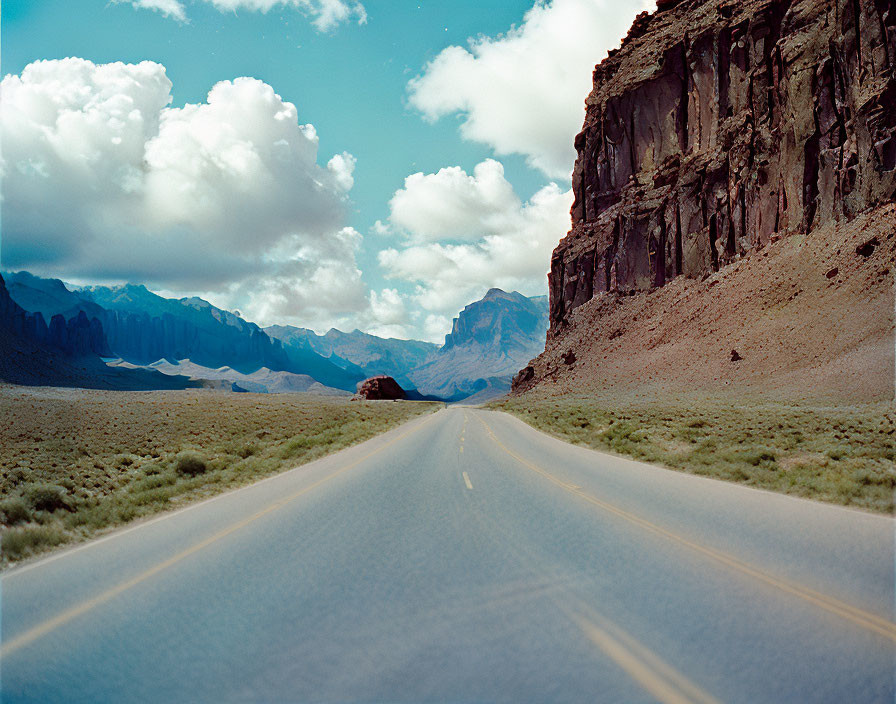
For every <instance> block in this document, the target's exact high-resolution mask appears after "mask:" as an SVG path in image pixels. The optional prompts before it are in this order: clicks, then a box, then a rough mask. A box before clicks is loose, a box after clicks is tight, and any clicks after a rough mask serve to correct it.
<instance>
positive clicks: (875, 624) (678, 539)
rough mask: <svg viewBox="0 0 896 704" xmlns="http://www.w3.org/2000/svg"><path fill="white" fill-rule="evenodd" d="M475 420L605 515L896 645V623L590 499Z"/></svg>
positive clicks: (521, 460)
mask: <svg viewBox="0 0 896 704" xmlns="http://www.w3.org/2000/svg"><path fill="white" fill-rule="evenodd" d="M476 417H477V419H478V420H479V422H480V423H482V425H483V427H484V428H485V430H486V431H487V432H488V434H489V436H490V437H491V438H492V440H494V441H495V443H496V444H497V445H498V447H500V448H501V449H502V450H503V451H504V452H505V453H507V454H508V455H510V456H511V457H512V458H513V459H515V460H516V461H517V462H519V463H520V464H521V465H523V466H524V467H527V468H528V469H531V470H532V471H533V472H536V473H537V474H540V475H541V476H543V477H544V478H545V479H547V480H548V481H550V482H552V483H554V484H556V485H557V486H559V487H561V488H563V489H565V490H566V491H568V492H570V493H571V494H575V495H576V496H578V497H579V498H581V499H584V500H585V501H587V502H588V503H590V504H593V505H594V506H597V507H599V508H601V509H603V510H604V511H607V512H608V513H612V514H614V515H616V516H619V517H620V518H624V519H625V520H627V521H629V522H630V523H634V524H635V525H637V526H639V527H641V528H643V529H644V530H647V531H649V532H651V533H654V534H655V535H659V536H661V537H663V538H666V539H667V540H671V541H673V542H675V543H678V544H679V545H683V546H685V547H688V548H690V549H691V550H694V551H695V552H698V553H700V554H701V555H704V556H706V557H708V558H710V559H712V560H715V561H716V562H720V563H722V564H723V565H725V566H727V567H729V568H731V569H732V570H735V571H736V572H740V573H741V574H745V575H748V576H750V577H753V578H754V579H756V580H758V581H760V582H763V583H765V584H767V585H769V586H772V587H775V588H777V589H780V590H781V591H784V592H786V593H788V594H791V595H793V596H796V597H798V598H800V599H803V600H804V601H807V602H809V603H811V604H814V605H815V606H818V607H820V608H822V609H824V610H825V611H828V612H829V613H832V614H836V615H837V616H840V617H842V618H844V619H846V620H848V621H851V622H852V623H854V624H856V625H857V626H860V627H862V628H864V629H866V630H869V631H871V632H873V633H877V634H878V635H880V636H883V637H884V638H887V639H889V640H891V641H893V642H896V623H892V622H891V621H888V620H887V619H885V618H881V617H880V616H876V615H875V614H873V613H870V612H868V611H865V610H863V609H860V608H858V607H855V606H852V605H851V604H847V603H846V602H843V601H840V600H839V599H835V598H834V597H831V596H828V595H827V594H822V593H821V592H817V591H815V590H814V589H809V588H808V587H804V586H802V585H801V584H796V583H795V582H790V581H788V580H785V579H782V578H780V577H775V576H773V575H770V574H768V573H767V572H764V571H762V570H760V569H759V568H757V567H754V566H752V565H750V564H748V563H746V562H743V561H741V560H738V559H737V558H735V557H732V556H731V555H728V554H727V553H724V552H722V551H720V550H716V549H714V548H710V547H706V546H705V545H700V544H699V543H695V542H694V541H693V540H689V539H688V538H685V537H684V536H681V535H679V534H678V533H673V532H672V531H670V530H668V529H666V528H663V527H661V526H658V525H656V524H655V523H651V522H650V521H648V520H646V519H644V518H641V517H640V516H636V515H635V514H633V513H629V512H628V511H625V510H623V509H621V508H618V507H616V506H614V505H612V504H610V503H607V502H606V501H602V500H600V499H597V498H595V497H593V496H590V495H589V494H586V493H585V492H584V491H583V490H582V488H581V487H579V486H576V485H575V484H570V483H569V482H565V481H563V480H562V479H560V478H558V477H556V476H554V475H553V474H551V473H550V472H548V471H546V470H544V469H542V468H541V467H539V466H537V465H535V464H533V463H531V462H529V460H527V459H525V458H524V457H521V456H520V455H518V454H517V453H516V452H514V451H513V450H511V449H509V448H508V447H507V446H506V445H505V444H504V443H502V442H501V441H500V440H498V438H497V436H496V435H495V434H494V433H493V432H492V429H491V428H490V427H489V425H488V423H486V422H485V421H484V420H483V419H482V418H481V417H479V415H478V414H477V416H476Z"/></svg>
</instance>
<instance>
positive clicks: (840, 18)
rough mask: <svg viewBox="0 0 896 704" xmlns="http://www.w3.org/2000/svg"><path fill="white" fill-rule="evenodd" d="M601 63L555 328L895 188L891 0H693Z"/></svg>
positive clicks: (553, 313)
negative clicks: (611, 296) (613, 296)
mask: <svg viewBox="0 0 896 704" xmlns="http://www.w3.org/2000/svg"><path fill="white" fill-rule="evenodd" d="M660 8H661V9H660V10H659V11H658V12H657V13H655V14H654V15H652V16H649V15H646V14H644V15H642V16H640V17H639V18H638V20H637V21H636V22H635V25H634V26H633V28H632V30H631V31H630V33H629V36H628V37H627V38H626V39H625V41H624V42H623V45H622V47H621V48H620V49H619V50H617V51H614V52H611V53H610V55H609V56H608V58H607V59H605V60H604V61H603V62H602V63H601V64H600V65H598V66H597V68H596V69H595V71H594V89H593V90H592V92H591V94H590V95H589V96H588V98H587V101H586V119H585V124H584V128H583V130H582V132H581V133H580V134H579V135H578V136H577V137H576V140H575V145H576V149H577V151H578V159H577V161H576V165H575V169H574V173H573V189H574V192H575V203H574V205H573V207H572V212H571V215H572V229H571V230H570V232H569V234H568V235H567V237H566V238H565V239H563V240H562V241H561V242H560V244H559V246H558V247H557V249H556V250H555V251H554V254H553V257H552V260H551V268H550V275H549V286H550V325H551V327H550V332H549V337H556V336H558V335H560V334H561V332H562V329H563V328H564V326H566V325H567V324H568V322H569V319H570V315H571V313H572V311H574V310H575V309H576V308H578V307H579V306H582V305H583V304H584V303H586V302H588V301H590V300H591V299H592V298H594V297H595V296H597V295H598V294H601V293H604V292H611V293H612V292H615V293H621V294H632V293H636V292H641V291H647V290H650V289H653V288H656V287H661V286H664V285H666V284H667V283H668V282H669V281H670V280H672V279H674V278H675V277H679V276H684V277H688V278H696V279H701V278H704V277H706V276H708V275H710V274H712V273H713V272H716V271H718V270H719V269H720V268H722V267H725V266H726V265H727V264H730V263H732V262H734V261H736V260H738V259H740V258H741V257H744V256H745V255H749V254H752V253H755V252H757V251H759V250H762V249H763V248H765V247H767V246H768V245H769V244H770V243H773V242H775V241H777V240H778V239H779V238H781V237H784V236H787V235H791V234H795V233H811V232H813V231H815V230H816V229H818V228H820V227H824V226H826V225H828V224H832V223H839V222H845V221H848V220H850V219H852V218H854V217H855V216H857V215H858V214H859V213H862V212H864V211H866V210H868V209H869V208H871V207H873V206H875V205H878V204H882V203H886V202H887V201H890V200H892V199H893V198H894V194H896V81H894V64H896V6H894V3H893V2H891V1H890V0H737V1H735V0H723V1H722V2H720V1H719V0H685V1H684V2H674V1H671V0H666V1H665V2H661V3H660Z"/></svg>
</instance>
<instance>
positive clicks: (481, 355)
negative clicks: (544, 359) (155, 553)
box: [0, 272, 548, 400]
mask: <svg viewBox="0 0 896 704" xmlns="http://www.w3.org/2000/svg"><path fill="white" fill-rule="evenodd" d="M4 276H5V277H6V287H5V288H4V294H5V295H6V296H7V298H8V299H9V303H10V304H11V305H13V306H16V307H17V310H19V311H21V314H19V318H17V320H19V319H20V321H21V325H20V326H21V327H22V329H23V331H24V332H27V333H28V335H30V339H32V340H33V341H35V342H36V343H37V344H42V345H45V346H47V347H48V349H55V350H56V351H57V352H60V353H62V355H63V356H65V355H68V356H69V357H83V358H85V359H86V358H88V357H90V358H92V359H94V360H97V361H98V360H99V356H104V357H107V358H113V357H114V358H117V360H118V361H115V362H112V366H108V367H104V370H115V372H116V373H118V374H124V375H125V376H127V374H126V373H127V372H134V371H135V370H137V369H142V370H144V371H147V372H152V374H151V375H150V376H148V377H144V378H145V379H149V380H150V381H148V382H146V383H150V382H151V380H153V379H156V380H158V378H159V376H160V374H159V373H163V374H165V375H169V378H179V379H180V381H179V382H178V383H179V384H181V385H183V384H184V383H185V382H186V381H188V380H191V381H190V382H189V383H190V384H197V383H200V382H199V380H208V381H209V383H210V384H211V385H213V386H217V387H220V388H231V389H232V390H234V391H254V392H270V393H276V392H285V391H307V392H312V393H319V394H339V393H347V392H353V391H354V390H355V389H356V387H357V384H358V383H359V382H360V381H362V380H363V379H365V378H368V377H370V376H374V375H378V374H387V375H389V376H392V377H394V378H396V379H397V380H398V382H399V383H400V384H401V385H402V387H404V388H405V389H407V390H408V391H409V392H410V396H411V397H419V396H420V395H421V394H422V395H427V396H431V397H439V398H444V399H449V400H459V399H463V398H465V397H472V398H473V400H484V399H485V398H487V397H490V396H496V395H500V394H503V393H505V392H506V391H507V390H509V388H510V379H511V378H512V376H513V375H514V374H515V373H516V372H517V371H518V370H519V369H521V368H522V367H523V366H525V365H526V364H527V363H528V362H529V360H530V359H531V358H532V357H534V356H536V355H537V354H538V353H540V352H541V351H542V350H543V349H544V339H545V331H546V329H547V320H548V316H547V298H546V297H545V296H540V297H535V298H527V297H525V296H523V295H521V294H519V293H515V292H514V293H506V292H504V291H501V290H500V289H492V290H491V291H489V292H488V293H487V294H486V296H485V297H484V298H483V299H482V300H480V301H476V302H475V303H471V304H470V305H468V306H467V307H466V308H464V310H463V311H461V313H460V314H459V315H458V317H457V318H456V319H455V320H454V325H453V328H452V331H451V333H449V334H448V335H447V336H446V337H445V344H444V345H443V346H442V347H439V346H438V345H435V344H433V343H429V342H421V341H419V340H399V339H392V338H389V339H386V338H381V337H377V336H375V335H370V334H367V333H364V332H361V331H359V330H355V331H353V332H349V333H346V332H342V331H339V330H335V329H333V330H330V331H329V332H327V333H326V334H325V335H318V334H316V333H315V332H313V331H312V330H308V329H306V328H299V327H293V326H288V325H273V326H270V327H268V328H265V329H262V328H260V327H259V326H258V325H256V324H255V323H251V322H248V321H246V320H244V319H243V318H242V317H241V316H240V315H239V314H237V313H232V312H230V311H226V310H222V309H220V308H216V307H215V306H213V305H211V304H210V303H209V302H208V301H205V300H203V299H201V298H195V297H193V298H181V299H169V298H164V297H162V296H159V295H157V294H155V293H152V292H151V291H149V290H148V289H147V288H146V287H144V286H141V285H135V284H126V285H123V286H90V287H82V288H77V287H71V286H66V285H65V284H64V283H63V282H62V281H59V280H58V279H44V278H40V277H37V276H34V275H32V274H30V273H28V272H16V273H6V274H4ZM7 289H8V293H6V292H7ZM47 320H49V321H50V323H49V324H47V322H46V321H47ZM54 354H55V352H54ZM2 374H3V370H2V368H0V378H3V379H6V377H4V376H3V375H2ZM22 378H24V377H22ZM6 380H7V381H13V380H12V379H6ZM14 383H27V382H26V381H18V382H14ZM165 383H168V382H165Z"/></svg>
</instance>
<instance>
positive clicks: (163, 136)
mask: <svg viewBox="0 0 896 704" xmlns="http://www.w3.org/2000/svg"><path fill="white" fill-rule="evenodd" d="M171 87H172V86H171V82H170V80H169V79H168V77H167V75H166V73H165V68H164V67H163V66H161V65H160V64H157V63H152V62H142V63H140V64H136V65H134V64H124V63H112V64H99V65H98V64H94V63H92V62H90V61H86V60H83V59H74V58H70V59H63V60H53V61H38V62H35V63H32V64H30V65H28V66H27V67H26V68H25V69H24V71H23V72H22V74H21V75H20V76H15V75H10V76H7V77H6V78H4V79H3V81H2V83H0V129H2V133H3V160H2V171H3V252H2V255H3V265H4V266H5V267H7V268H22V269H30V270H33V271H35V272H37V273H44V274H47V275H56V276H64V277H68V278H76V279H81V280H93V281H116V280H129V281H140V282H145V283H147V284H150V285H155V286H157V287H162V288H166V289H171V290H189V291H198V292H208V293H209V294H210V295H211V296H212V297H213V298H216V301H219V302H222V303H229V304H232V305H234V306H236V307H239V308H240V309H241V310H243V311H244V312H245V313H246V314H247V315H255V316H257V317H258V318H259V319H260V320H262V321H264V320H269V319H270V318H268V316H269V315H270V316H273V315H274V314H275V313H278V314H280V313H284V314H285V313H290V314H291V316H292V317H295V318H299V317H301V316H302V314H303V311H307V313H308V315H309V316H311V317H312V318H313V319H314V320H316V321H320V324H324V319H325V318H326V317H327V316H328V315H329V316H331V317H332V316H335V315H336V314H337V313H340V314H341V313H342V312H345V311H352V310H359V309H362V308H365V307H366V306H367V298H366V290H365V288H364V286H363V285H362V284H361V282H360V272H358V270H357V265H356V261H355V258H356V252H357V249H358V246H359V243H360V234H358V233H357V232H355V231H354V230H351V228H346V227H345V217H346V210H347V191H348V189H350V188H351V186H352V178H351V172H352V169H353V167H354V163H355V160H354V157H353V156H352V155H350V154H347V153H343V154H339V155H336V156H335V157H333V158H332V159H331V160H330V162H329V163H328V164H327V166H321V165H319V164H318V161H317V158H318V154H317V151H318V138H317V133H316V131H315V129H314V127H313V126H311V125H305V124H301V123H300V122H299V120H298V112H297V109H296V107H295V105H293V104H292V103H290V102H287V101H285V100H283V98H281V97H280V96H279V95H277V94H276V93H275V92H274V89H273V88H272V87H271V86H269V85H267V84H265V83H263V82H261V81H259V80H256V79H252V78H237V79H235V80H233V81H223V82H221V83H218V84H216V85H215V86H213V87H212V89H211V90H210V92H209V94H208V98H207V100H206V102H203V103H198V104H187V105H185V106H183V107H180V108H173V107H170V103H171ZM240 293H241V294H242V295H241V296H240V295H237V294H240ZM246 300H248V303H247V302H246Z"/></svg>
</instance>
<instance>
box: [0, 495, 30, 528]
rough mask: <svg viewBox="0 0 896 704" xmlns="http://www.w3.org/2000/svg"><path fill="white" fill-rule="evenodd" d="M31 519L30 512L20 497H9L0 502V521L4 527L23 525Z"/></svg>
mask: <svg viewBox="0 0 896 704" xmlns="http://www.w3.org/2000/svg"><path fill="white" fill-rule="evenodd" d="M30 518H31V511H29V510H28V506H26V505H25V502H24V501H23V500H22V498H21V497H20V496H11V497H10V498H8V499H4V500H3V501H2V502H0V520H2V522H3V525H5V526H14V525H16V524H18V523H25V522H27V521H28V519H30Z"/></svg>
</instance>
